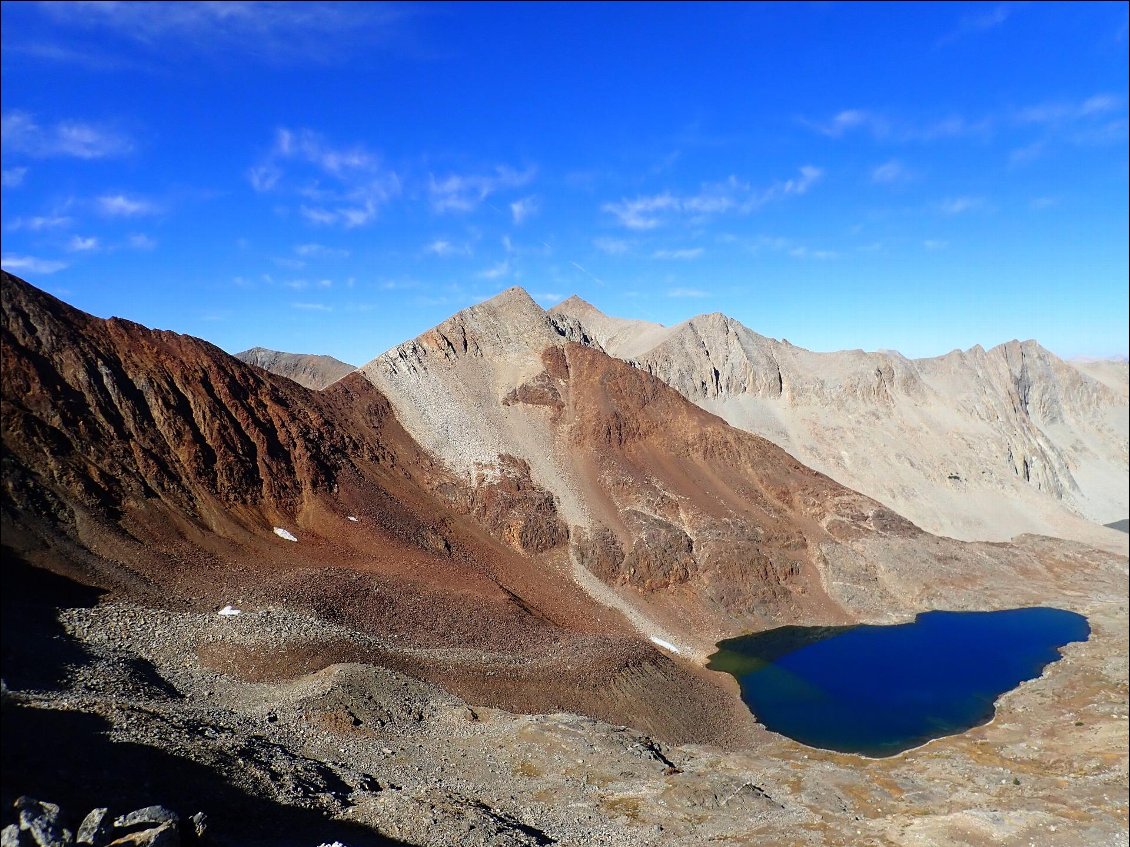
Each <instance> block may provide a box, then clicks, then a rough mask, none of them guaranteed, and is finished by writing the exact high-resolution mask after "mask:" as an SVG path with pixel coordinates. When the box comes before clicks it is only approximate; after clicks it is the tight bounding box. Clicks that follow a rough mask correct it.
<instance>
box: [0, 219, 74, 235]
mask: <svg viewBox="0 0 1130 847" xmlns="http://www.w3.org/2000/svg"><path fill="white" fill-rule="evenodd" d="M72 223H74V219H73V218H69V217H67V216H66V215H37V216H35V217H31V218H16V219H15V220H14V221H12V223H11V224H9V225H8V229H12V230H17V229H26V230H30V231H31V232H42V231H43V230H45V229H64V228H65V227H68V226H70V225H71V224H72Z"/></svg>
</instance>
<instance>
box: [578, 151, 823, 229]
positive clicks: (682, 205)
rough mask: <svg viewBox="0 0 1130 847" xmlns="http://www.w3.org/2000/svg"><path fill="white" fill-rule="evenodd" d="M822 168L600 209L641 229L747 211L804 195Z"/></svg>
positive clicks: (731, 181)
mask: <svg viewBox="0 0 1130 847" xmlns="http://www.w3.org/2000/svg"><path fill="white" fill-rule="evenodd" d="M823 175H824V171H823V170H822V169H820V168H817V167H815V166H813V165H804V166H803V167H801V168H800V169H799V172H798V174H797V176H795V177H792V178H790V179H786V180H781V181H778V182H775V183H773V184H772V185H770V186H768V187H766V188H757V187H755V186H753V185H751V184H750V183H749V182H746V181H743V180H740V179H738V178H737V177H736V176H730V177H729V178H728V179H726V180H723V181H722V182H717V183H707V184H705V185H703V186H702V187H701V188H700V189H699V191H698V192H697V193H695V194H675V193H673V192H671V191H664V192H663V193H661V194H654V195H651V196H642V197H635V198H631V199H627V198H625V199H622V200H619V201H617V202H615V203H605V204H604V205H602V206H601V211H603V212H606V213H608V214H610V215H612V216H613V217H615V218H616V220H617V222H618V223H619V224H620V225H621V226H623V227H625V228H626V229H631V230H637V231H644V230H650V229H656V228H657V227H660V226H662V225H664V224H666V223H669V222H670V221H671V220H672V219H673V218H675V217H678V216H688V217H695V218H702V217H710V216H714V215H722V214H739V215H744V214H749V213H750V212H753V211H755V210H757V209H759V208H761V207H762V206H764V205H766V204H767V203H770V202H772V201H774V200H777V199H780V198H782V197H787V196H790V195H801V194H806V193H807V192H808V190H809V189H810V188H812V186H814V185H815V184H816V183H818V182H819V181H820V180H821V178H822V177H823Z"/></svg>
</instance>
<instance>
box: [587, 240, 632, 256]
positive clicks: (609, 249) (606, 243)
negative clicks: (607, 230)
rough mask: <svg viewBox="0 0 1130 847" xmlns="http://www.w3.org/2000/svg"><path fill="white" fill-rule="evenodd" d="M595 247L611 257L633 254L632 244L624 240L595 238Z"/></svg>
mask: <svg viewBox="0 0 1130 847" xmlns="http://www.w3.org/2000/svg"><path fill="white" fill-rule="evenodd" d="M592 244H593V247H595V248H596V249H597V250H599V251H600V252H602V253H607V254H608V255H609V256H622V255H624V254H625V253H629V252H631V249H632V242H630V241H627V240H625V239H623V238H594V239H593V242H592Z"/></svg>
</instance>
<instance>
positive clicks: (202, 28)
mask: <svg viewBox="0 0 1130 847" xmlns="http://www.w3.org/2000/svg"><path fill="white" fill-rule="evenodd" d="M38 5H39V8H40V11H41V12H42V13H43V14H46V15H48V16H49V17H50V18H51V20H52V22H53V23H54V25H55V26H56V27H57V28H62V27H67V28H71V29H72V30H75V31H88V32H92V33H95V37H99V36H100V35H101V34H103V33H112V34H114V35H116V36H118V37H121V38H123V39H125V40H126V42H127V43H129V44H132V45H133V46H134V47H135V48H136V49H137V50H138V51H140V53H141V54H143V55H147V56H150V57H153V58H154V59H163V58H165V57H166V56H168V55H169V54H170V53H172V54H173V55H176V54H177V53H185V52H186V53H191V54H194V55H206V56H214V57H216V58H222V57H225V56H231V55H239V56H241V57H245V58H249V59H252V60H259V61H261V62H267V63H270V64H301V63H308V62H311V61H313V62H318V63H324V64H331V63H334V64H336V63H341V62H343V61H347V60H350V59H355V58H356V56H357V55H358V54H359V53H360V52H361V51H362V50H364V51H365V52H371V51H373V50H374V49H380V48H396V47H398V46H399V45H400V44H402V43H404V42H411V41H412V39H413V38H414V34H413V31H412V29H411V27H410V23H411V19H412V16H413V15H414V14H415V12H414V11H413V10H412V9H411V8H410V7H404V6H401V5H399V4H393V3H365V4H355V3H334V2H323V3H309V4H307V3H286V2H265V3H251V2H177V3H123V2H89V3H44V4H38ZM72 39H73V37H72ZM44 48H56V49H55V51H54V55H51V54H49V53H48V54H46V55H44V56H43V58H50V59H54V60H56V61H82V62H84V63H85V62H87V61H88V60H89V56H88V55H87V53H86V52H83V51H80V52H76V51H74V50H67V49H66V48H63V49H62V50H60V49H59V48H58V45H54V44H49V45H42V46H41V49H40V52H41V53H42V52H44Z"/></svg>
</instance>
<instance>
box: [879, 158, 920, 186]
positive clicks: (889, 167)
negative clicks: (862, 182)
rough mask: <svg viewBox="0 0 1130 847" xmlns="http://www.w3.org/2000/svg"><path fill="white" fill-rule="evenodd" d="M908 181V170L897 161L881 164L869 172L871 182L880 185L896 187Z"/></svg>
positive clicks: (909, 175)
mask: <svg viewBox="0 0 1130 847" xmlns="http://www.w3.org/2000/svg"><path fill="white" fill-rule="evenodd" d="M910 179H911V172H910V170H909V169H907V167H906V165H904V164H903V163H902V162H900V161H899V160H898V159H891V160H890V161H887V162H883V164H881V165H877V166H875V167H874V168H872V170H871V181H872V182H875V183H878V184H880V185H897V184H899V183H903V182H907V181H909V180H910Z"/></svg>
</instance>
